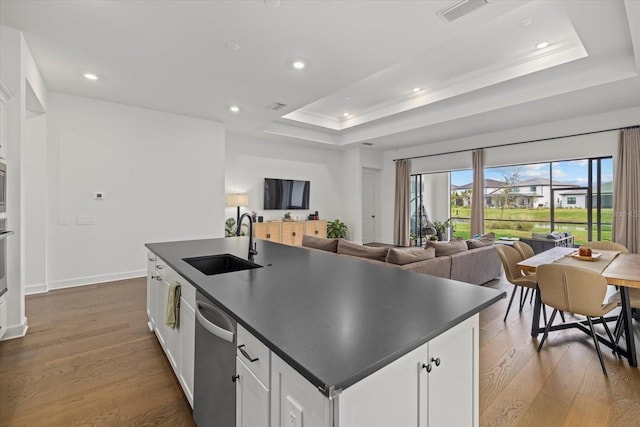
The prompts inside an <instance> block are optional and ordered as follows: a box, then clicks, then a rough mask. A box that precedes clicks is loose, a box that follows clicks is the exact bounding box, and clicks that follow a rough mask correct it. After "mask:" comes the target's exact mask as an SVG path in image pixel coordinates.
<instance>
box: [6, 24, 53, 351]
mask: <svg viewBox="0 0 640 427" xmlns="http://www.w3.org/2000/svg"><path fill="white" fill-rule="evenodd" d="M0 52H1V53H2V57H1V60H0V79H1V80H2V81H3V82H4V84H5V85H6V86H7V87H8V88H9V89H10V90H11V92H12V93H13V96H12V98H11V99H9V101H8V103H7V142H8V144H7V212H6V218H7V227H8V229H9V230H12V231H14V232H15V235H13V236H9V237H8V238H7V287H8V292H7V294H6V296H5V298H6V301H7V323H8V325H7V331H6V333H5V335H4V339H10V338H15V337H19V336H23V335H24V334H25V333H26V330H27V319H26V317H25V301H24V292H25V290H24V283H25V277H26V267H25V264H26V257H25V248H26V245H25V240H26V232H25V229H26V224H27V223H26V199H25V188H24V182H25V173H26V172H25V167H24V157H23V151H24V149H25V148H24V144H25V139H26V135H27V124H26V117H27V111H26V107H27V87H30V88H29V90H30V93H29V95H30V96H32V100H35V101H37V103H38V104H39V105H40V106H41V108H42V110H43V111H44V110H45V109H46V106H47V93H46V87H45V85H44V81H43V80H42V77H41V76H40V73H39V71H38V68H37V67H36V64H35V61H34V60H33V56H32V54H31V51H30V50H29V46H28V45H27V43H26V42H25V40H24V37H23V36H22V33H21V32H20V31H18V30H15V29H13V28H10V27H6V26H0Z"/></svg>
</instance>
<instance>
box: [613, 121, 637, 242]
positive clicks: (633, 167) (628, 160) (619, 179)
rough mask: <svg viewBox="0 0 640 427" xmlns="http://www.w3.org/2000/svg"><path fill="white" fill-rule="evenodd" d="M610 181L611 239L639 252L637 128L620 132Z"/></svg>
mask: <svg viewBox="0 0 640 427" xmlns="http://www.w3.org/2000/svg"><path fill="white" fill-rule="evenodd" d="M614 173H615V179H614V182H613V230H612V237H613V238H612V240H613V241H614V242H617V243H620V244H622V245H624V246H626V247H627V249H629V252H632V253H636V254H637V253H639V251H640V127H635V128H630V129H623V130H622V132H621V134H620V142H619V143H618V156H617V159H616V165H615V172H614Z"/></svg>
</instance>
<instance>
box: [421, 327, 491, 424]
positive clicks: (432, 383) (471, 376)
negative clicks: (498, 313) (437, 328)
mask: <svg viewBox="0 0 640 427" xmlns="http://www.w3.org/2000/svg"><path fill="white" fill-rule="evenodd" d="M428 349H429V354H428V356H427V359H426V360H425V361H424V364H425V365H430V372H427V369H422V370H421V371H420V427H438V426H443V425H451V426H477V425H478V423H479V414H478V409H479V408H478V404H479V403H478V402H479V399H478V391H479V387H478V378H477V375H478V315H475V316H473V317H472V318H470V319H467V320H466V321H464V322H463V323H461V324H459V325H457V326H455V327H454V328H452V329H450V330H449V331H447V332H445V333H443V334H442V335H440V336H438V337H436V338H434V339H433V340H431V341H430V342H429V344H428Z"/></svg>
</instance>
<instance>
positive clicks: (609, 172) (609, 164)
mask: <svg viewBox="0 0 640 427" xmlns="http://www.w3.org/2000/svg"><path fill="white" fill-rule="evenodd" d="M601 164H602V172H601V173H602V182H603V183H605V182H611V181H612V180H613V160H612V159H610V158H609V159H603V160H602V162H601ZM549 165H550V164H549V163H533V164H529V165H519V166H504V167H498V168H487V169H485V179H495V180H497V181H504V177H505V176H506V177H511V175H512V174H513V173H514V172H516V171H517V172H518V177H519V179H520V180H521V181H524V180H527V179H531V178H549ZM552 167H553V180H554V181H560V182H563V183H568V184H576V185H581V186H586V185H587V183H588V182H589V174H588V170H589V169H588V160H586V159H585V160H567V161H563V162H553V163H552ZM594 174H595V167H594ZM594 179H595V177H594ZM472 181H473V172H472V171H471V170H469V169H468V170H462V171H454V172H451V184H453V185H464V184H468V183H470V182H472Z"/></svg>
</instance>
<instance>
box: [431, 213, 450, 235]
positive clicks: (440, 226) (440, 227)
mask: <svg viewBox="0 0 640 427" xmlns="http://www.w3.org/2000/svg"><path fill="white" fill-rule="evenodd" d="M432 225H433V228H434V229H435V230H436V235H437V236H438V240H444V239H445V237H446V234H447V231H449V228H451V226H452V224H451V218H449V219H447V220H446V221H438V220H435V221H433V223H432Z"/></svg>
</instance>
